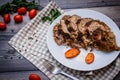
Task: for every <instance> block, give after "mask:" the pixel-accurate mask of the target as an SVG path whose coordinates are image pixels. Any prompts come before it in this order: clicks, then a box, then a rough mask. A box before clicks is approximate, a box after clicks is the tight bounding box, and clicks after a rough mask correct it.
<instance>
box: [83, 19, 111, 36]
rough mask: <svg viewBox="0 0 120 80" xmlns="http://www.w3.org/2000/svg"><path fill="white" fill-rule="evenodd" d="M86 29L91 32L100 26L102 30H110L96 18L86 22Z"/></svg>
mask: <svg viewBox="0 0 120 80" xmlns="http://www.w3.org/2000/svg"><path fill="white" fill-rule="evenodd" d="M85 26H86V27H87V30H88V31H89V32H90V34H92V33H93V32H94V31H95V30H96V29H98V28H100V29H101V30H103V31H107V32H109V31H110V28H109V27H108V26H107V25H106V24H105V23H103V22H100V21H98V20H92V21H90V22H88V23H87V24H86V25H85Z"/></svg>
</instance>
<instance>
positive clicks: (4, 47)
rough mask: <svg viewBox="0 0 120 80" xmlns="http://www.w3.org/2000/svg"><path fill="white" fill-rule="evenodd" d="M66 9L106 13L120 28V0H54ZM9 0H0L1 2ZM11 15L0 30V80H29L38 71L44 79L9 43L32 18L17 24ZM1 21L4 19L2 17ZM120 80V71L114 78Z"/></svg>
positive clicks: (45, 79)
mask: <svg viewBox="0 0 120 80" xmlns="http://www.w3.org/2000/svg"><path fill="white" fill-rule="evenodd" d="M8 1H12V0H8ZM50 1H51V0H40V5H41V6H42V7H45V6H46V5H47V4H48V3H49V2H50ZM53 1H55V2H56V3H57V4H58V5H59V6H60V7H61V8H62V9H64V10H65V11H68V10H72V9H81V8H88V9H92V10H96V11H99V12H102V13H104V14H105V15H107V16H109V17H110V18H112V19H113V20H114V21H115V22H116V24H117V25H118V26H119V28H120V0H53ZM5 2H7V1H6V0H0V4H3V3H5ZM16 14H17V13H15V14H12V15H11V22H10V23H9V24H7V29H6V30H5V31H0V80H28V76H29V74H30V73H37V74H39V75H40V76H41V78H42V80H48V78H47V77H46V76H45V75H44V73H42V72H41V71H39V70H38V69H37V68H36V67H35V66H34V65H32V64H31V63H30V62H29V61H28V60H26V59H25V58H24V57H23V56H22V55H20V54H19V53H18V52H17V51H16V50H14V49H13V48H12V47H10V46H9V45H8V41H9V40H10V38H11V37H12V36H14V35H15V34H16V33H17V32H18V31H19V30H20V29H21V28H22V27H23V26H24V25H25V24H27V23H28V22H29V21H30V19H29V17H28V16H27V15H28V14H26V15H24V19H23V20H24V21H23V22H22V23H20V24H16V23H15V22H14V20H13V16H14V15H16ZM0 21H3V19H2V17H0ZM114 80H120V73H119V74H118V75H117V76H116V77H115V78H114Z"/></svg>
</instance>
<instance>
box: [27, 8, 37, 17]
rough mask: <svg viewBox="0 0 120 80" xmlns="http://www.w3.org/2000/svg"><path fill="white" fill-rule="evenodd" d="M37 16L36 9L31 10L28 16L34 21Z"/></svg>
mask: <svg viewBox="0 0 120 80" xmlns="http://www.w3.org/2000/svg"><path fill="white" fill-rule="evenodd" d="M36 14H37V10H36V9H31V10H30V11H29V14H28V15H29V17H30V19H32V18H34V17H35V16H36Z"/></svg>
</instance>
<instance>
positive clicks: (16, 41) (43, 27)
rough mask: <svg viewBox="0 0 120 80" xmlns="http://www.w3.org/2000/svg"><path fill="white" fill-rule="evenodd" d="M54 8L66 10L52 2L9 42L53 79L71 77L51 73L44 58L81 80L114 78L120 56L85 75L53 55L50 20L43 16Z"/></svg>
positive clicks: (65, 79) (119, 63)
mask: <svg viewBox="0 0 120 80" xmlns="http://www.w3.org/2000/svg"><path fill="white" fill-rule="evenodd" d="M53 8H56V9H58V10H59V11H60V12H61V13H63V12H64V11H63V10H61V9H60V8H59V7H58V6H57V5H56V3H55V2H50V3H49V4H48V5H47V6H46V7H45V8H44V9H43V10H42V11H40V12H39V13H38V14H37V16H36V17H35V18H34V19H33V20H32V21H31V22H30V23H28V24H26V25H25V26H24V27H23V28H22V29H21V30H20V31H19V32H18V33H17V34H16V35H15V36H14V37H13V38H11V40H10V41H9V44H10V45H11V46H12V47H13V48H15V49H16V50H17V51H18V52H19V53H20V54H22V55H23V56H24V57H25V58H27V59H28V60H29V61H30V62H31V63H32V64H34V65H35V66H36V67H37V68H38V69H40V70H41V71H42V72H44V73H45V74H46V75H47V76H48V77H49V78H50V79H51V80H68V79H69V78H67V77H65V76H63V75H60V74H59V75H54V74H51V73H50V72H49V71H47V70H46V68H45V67H44V66H43V65H42V63H43V61H44V60H43V59H42V58H45V59H47V60H49V61H51V62H53V63H55V64H56V65H57V66H59V67H60V68H61V69H62V70H63V71H65V72H66V73H68V74H70V75H73V76H75V77H77V78H78V79H80V80H112V79H113V78H114V77H115V76H116V75H117V74H118V72H119V71H120V58H117V59H116V60H115V61H114V62H113V63H111V64H110V65H108V66H107V67H105V68H102V69H99V70H96V71H94V73H93V75H92V76H85V75H84V74H85V73H86V72H82V71H77V70H72V69H69V68H67V67H65V66H63V65H61V64H60V63H59V62H57V61H56V60H55V59H54V58H53V57H52V55H51V54H50V52H49V51H48V48H47V45H46V34H47V30H48V27H49V25H50V22H49V21H48V22H44V23H43V22H42V21H41V18H42V17H43V16H47V15H49V12H50V10H51V9H53Z"/></svg>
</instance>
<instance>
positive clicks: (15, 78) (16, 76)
mask: <svg viewBox="0 0 120 80" xmlns="http://www.w3.org/2000/svg"><path fill="white" fill-rule="evenodd" d="M32 73H34V74H38V75H39V76H40V77H41V80H49V78H48V77H47V76H46V75H45V74H44V73H42V72H40V71H20V72H5V73H0V80H29V75H30V74H32Z"/></svg>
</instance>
